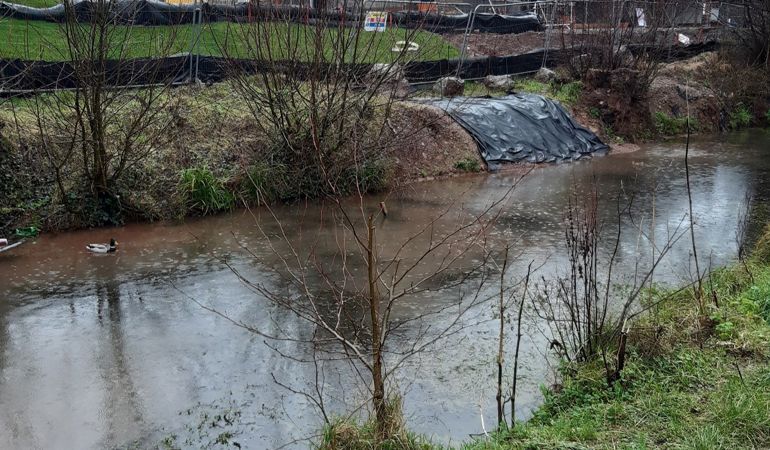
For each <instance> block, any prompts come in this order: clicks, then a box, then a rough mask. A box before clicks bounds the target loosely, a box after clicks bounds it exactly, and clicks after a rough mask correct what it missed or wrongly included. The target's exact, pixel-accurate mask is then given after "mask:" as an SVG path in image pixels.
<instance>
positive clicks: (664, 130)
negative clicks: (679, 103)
mask: <svg viewBox="0 0 770 450" xmlns="http://www.w3.org/2000/svg"><path fill="white" fill-rule="evenodd" d="M652 119H653V122H654V124H655V129H656V130H657V131H658V133H659V134H661V135H663V136H675V135H677V134H682V133H686V132H687V125H688V123H689V125H690V131H693V132H695V131H698V130H699V129H700V124H699V123H698V120H697V119H695V118H692V117H689V118H688V117H673V116H669V115H668V114H666V113H664V112H661V111H657V112H656V113H655V114H654V115H653V117H652Z"/></svg>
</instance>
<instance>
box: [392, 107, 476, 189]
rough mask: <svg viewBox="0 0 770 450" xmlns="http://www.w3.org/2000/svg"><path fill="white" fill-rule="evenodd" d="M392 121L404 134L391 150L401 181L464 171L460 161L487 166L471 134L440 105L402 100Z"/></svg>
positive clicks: (398, 130) (396, 173) (399, 131)
mask: <svg viewBox="0 0 770 450" xmlns="http://www.w3.org/2000/svg"><path fill="white" fill-rule="evenodd" d="M390 122H391V123H390V126H391V127H392V128H391V131H395V132H396V133H397V134H398V135H399V136H400V138H399V139H397V140H396V141H395V142H396V144H395V146H394V148H393V149H392V153H391V156H392V158H393V159H394V161H395V168H394V174H393V175H394V177H393V178H394V179H395V180H397V181H396V182H397V184H399V183H408V182H410V181H413V180H415V179H420V178H433V177H438V176H442V175H448V174H454V173H458V172H463V171H462V170H459V169H458V168H457V167H456V164H457V163H458V162H460V161H477V162H478V167H479V168H480V169H482V170H483V169H485V168H486V165H485V163H484V161H483V160H482V159H481V156H480V155H479V151H478V148H477V146H476V142H475V141H474V140H473V138H472V137H471V136H470V134H468V133H467V132H466V131H465V129H464V128H462V127H461V126H460V125H458V124H457V122H455V121H454V120H452V118H450V117H449V116H448V115H447V114H446V113H445V112H444V111H442V110H441V109H439V108H436V107H434V106H428V105H421V104H417V103H402V104H400V105H398V110H397V111H395V114H393V118H392V119H391V120H390Z"/></svg>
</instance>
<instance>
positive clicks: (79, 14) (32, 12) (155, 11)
mask: <svg viewBox="0 0 770 450" xmlns="http://www.w3.org/2000/svg"><path fill="white" fill-rule="evenodd" d="M94 7H95V5H94V3H93V2H91V1H89V0H76V1H75V2H74V3H73V4H72V8H73V9H72V12H71V14H73V15H74V17H75V18H76V19H77V20H78V21H81V22H87V21H89V20H90V19H91V17H92V16H93V13H94ZM196 8H201V12H202V21H203V22H217V21H233V22H249V21H254V20H272V19H275V20H289V21H292V22H296V23H313V22H315V21H317V20H319V19H322V20H323V21H324V23H325V24H328V25H330V26H359V25H360V23H359V22H360V21H359V20H358V19H359V18H360V16H359V15H357V14H355V13H353V12H345V11H324V10H317V9H312V8H302V7H296V6H274V5H268V6H265V5H255V4H253V3H248V2H243V3H236V4H234V5H211V4H209V3H204V4H203V5H199V6H195V5H191V4H188V5H171V4H168V3H164V2H160V1H155V0H116V1H112V2H110V14H111V15H112V17H111V21H112V23H115V24H135V25H174V24H189V23H193V20H194V15H195V9H196ZM0 17H9V18H14V19H21V20H44V21H48V22H64V21H65V20H66V19H67V12H66V11H65V8H64V5H63V4H58V5H56V6H52V7H50V8H32V7H29V6H24V5H17V4H14V3H5V2H0ZM469 17H470V16H469V15H468V14H460V15H444V14H435V13H421V12H401V11H398V12H392V13H390V20H391V23H392V24H393V25H397V26H400V27H403V28H423V29H426V30H429V31H434V32H447V31H453V30H465V28H466V26H467V25H468V20H469ZM473 24H474V26H473V29H474V30H477V31H482V32H488V33H500V34H512V33H524V32H527V31H539V30H542V29H543V28H542V25H541V24H540V20H539V19H538V18H537V16H536V15H534V14H516V15H499V14H477V15H476V19H475V20H474V21H473Z"/></svg>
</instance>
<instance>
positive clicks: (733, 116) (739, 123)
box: [730, 103, 754, 130]
mask: <svg viewBox="0 0 770 450" xmlns="http://www.w3.org/2000/svg"><path fill="white" fill-rule="evenodd" d="M753 120H754V115H753V114H752V113H751V110H750V109H749V107H748V106H746V105H744V104H743V103H738V106H736V107H735V109H734V110H733V111H731V112H730V128H731V129H733V130H738V129H741V128H746V127H748V126H750V125H751V122H752V121H753Z"/></svg>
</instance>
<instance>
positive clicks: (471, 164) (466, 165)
mask: <svg viewBox="0 0 770 450" xmlns="http://www.w3.org/2000/svg"><path fill="white" fill-rule="evenodd" d="M455 169H457V170H459V171H461V172H474V173H475V172H481V163H479V160H478V159H472V158H465V159H461V160H460V161H457V162H456V163H455Z"/></svg>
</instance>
